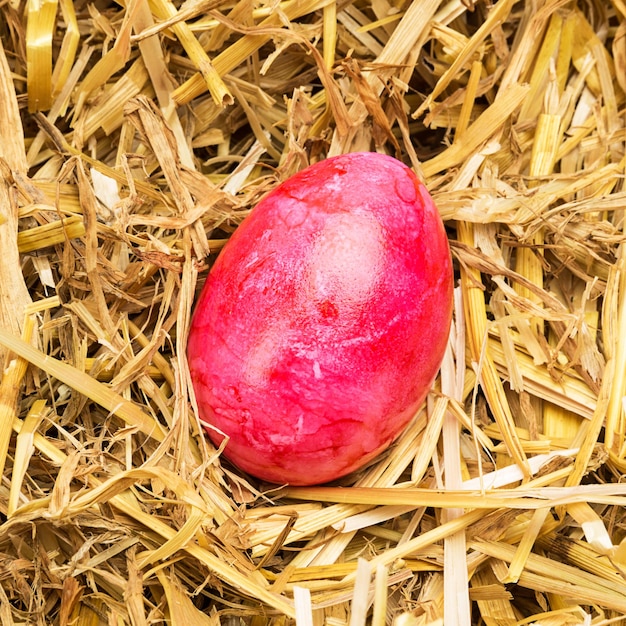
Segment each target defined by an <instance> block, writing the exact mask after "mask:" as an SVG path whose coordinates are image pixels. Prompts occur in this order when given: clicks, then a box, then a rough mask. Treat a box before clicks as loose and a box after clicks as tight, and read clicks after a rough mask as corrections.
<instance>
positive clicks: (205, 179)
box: [0, 0, 626, 626]
mask: <svg viewBox="0 0 626 626" xmlns="http://www.w3.org/2000/svg"><path fill="white" fill-rule="evenodd" d="M0 12H1V14H2V21H1V23H0V29H1V31H0V38H1V39H0V40H1V41H2V48H3V50H2V52H1V53H0V155H1V156H2V158H1V160H0V222H2V225H1V226H0V251H1V253H0V254H1V257H0V345H1V346H2V348H1V350H2V353H1V357H2V359H3V362H4V372H3V375H2V380H1V383H0V464H1V465H2V467H3V472H2V476H3V478H2V483H1V484H0V622H1V623H2V624H3V625H11V624H55V625H56V624H58V625H59V626H63V625H66V624H74V625H78V626H81V625H92V626H95V625H99V624H103V625H105V624H106V625H112V624H116V625H121V624H129V625H133V626H140V625H148V624H161V623H167V624H172V625H174V626H176V625H184V626H190V625H191V624H193V625H196V624H198V625H200V624H207V625H211V626H216V625H218V624H241V623H245V624H251V625H254V626H265V625H266V624H267V625H270V624H271V625H272V626H273V625H276V626H283V625H286V624H289V623H291V621H292V620H295V621H296V622H297V624H298V626H313V625H315V626H321V625H323V624H327V625H329V626H341V625H343V624H348V623H349V624H350V626H360V625H362V624H365V623H371V624H374V625H375V626H382V625H383V624H385V623H392V622H393V623H396V624H398V625H401V626H404V625H410V626H413V625H422V624H424V625H425V624H442V623H445V624H446V626H449V625H455V624H487V625H491V624H493V625H501V624H505V625H506V624H530V623H537V624H546V625H547V624H550V625H561V624H596V625H600V624H610V623H611V624H615V623H626V617H625V616H626V582H625V575H626V547H625V546H626V544H623V539H624V536H625V534H626V531H625V528H624V524H625V521H624V508H623V507H624V504H626V486H624V485H623V484H622V475H623V473H624V472H625V471H626V445H625V444H626V441H625V438H626V421H625V414H624V403H623V400H624V397H625V396H626V389H625V387H626V341H625V340H624V338H625V337H626V291H625V289H626V273H625V269H626V267H625V263H626V256H625V254H624V232H623V231H624V217H623V216H624V212H623V208H624V203H625V192H624V184H623V177H624V169H625V168H624V166H625V160H624V157H625V154H624V144H625V138H626V136H625V128H624V95H625V90H626V78H625V77H626V72H625V59H626V38H625V34H626V4H625V3H624V2H623V0H611V1H610V2H608V1H607V2H603V1H602V0H580V1H578V2H574V1H566V0H547V1H546V2H540V1H538V0H536V1H535V0H529V1H527V2H515V1H513V0H497V1H496V0H493V1H486V0H485V1H483V0H479V1H476V2H473V0H465V1H461V0H448V1H443V2H442V1H441V0H419V1H418V0H414V1H413V2H403V1H402V0H371V1H369V0H354V1H352V0H346V1H343V0H342V1H341V2H333V1H332V0H272V2H264V1H259V2H250V1H248V0H236V1H234V0H233V1H231V0H198V1H193V0H189V1H188V2H185V3H182V4H178V3H176V4H173V3H171V2H170V1H169V0H149V1H147V2H146V1H144V0H136V1H135V2H129V3H127V5H126V6H124V3H120V4H116V3H112V2H111V3H108V2H104V1H102V2H97V3H90V2H82V1H81V0H78V1H76V2H72V1H70V0H29V1H28V2H16V1H15V0H9V1H8V2H5V3H3V4H2V6H1V7H0ZM355 150H378V151H384V152H388V153H390V154H392V155H395V156H397V157H398V158H400V159H402V160H403V161H404V162H405V163H407V164H408V165H410V166H412V167H413V168H414V169H415V170H416V171H417V172H418V173H419V175H420V176H422V177H423V179H424V180H425V182H426V184H427V185H428V187H429V189H430V190H431V192H432V194H433V196H434V198H435V200H436V202H437V204H438V206H439V209H440V211H441V213H442V216H443V218H444V220H445V222H446V226H447V228H448V232H449V236H450V243H451V248H452V253H453V257H454V260H455V266H456V272H457V286H458V287H457V290H456V309H455V319H454V325H453V332H452V335H451V340H450V349H449V351H448V354H447V356H446V359H445V360H444V364H443V366H442V370H441V375H440V377H439V378H438V380H437V383H436V385H435V388H434V389H433V392H432V394H431V395H430V397H429V399H428V402H427V403H426V405H425V406H424V407H423V409H422V410H421V411H420V412H419V414H418V415H416V417H415V419H414V421H413V422H412V424H411V425H410V427H409V428H408V429H407V430H406V432H404V433H403V435H402V436H401V437H400V438H399V440H398V441H397V442H396V443H395V445H394V446H393V447H392V448H391V449H390V450H388V452H387V453H385V454H383V455H382V456H381V457H380V458H378V459H377V460H376V461H375V462H374V463H372V464H371V465H370V466H369V467H367V468H364V469H363V470H362V471H361V472H359V473H358V474H357V475H353V476H350V477H348V478H347V479H345V480H342V481H341V483H340V484H339V485H334V486H325V487H318V488H278V487H276V486H270V485H264V484H259V483H258V482H257V481H255V480H254V479H252V478H250V477H246V476H243V475H242V474H241V473H239V472H238V471H237V470H236V469H235V468H233V467H231V466H229V465H228V464H227V463H226V462H225V461H223V460H222V459H221V458H220V455H219V451H216V450H214V449H213V448H211V446H210V444H209V443H208V442H207V441H206V440H205V438H204V437H203V436H202V431H201V428H200V426H199V423H198V419H197V415H196V412H195V410H194V400H193V393H192V388H191V383H190V380H189V378H188V374H187V368H186V363H185V341H186V333H187V328H188V323H189V318H190V312H191V310H192V305H193V301H194V294H195V293H196V292H197V289H198V288H199V287H200V286H201V284H202V283H203V280H204V278H205V276H206V273H207V270H208V267H209V266H210V263H211V261H212V260H213V259H214V258H215V255H216V254H217V253H218V252H219V250H220V249H221V247H222V246H223V245H224V243H225V242H226V241H227V239H228V236H229V235H230V234H231V233H232V232H233V231H234V229H235V228H236V227H237V225H238V224H239V223H240V222H241V220H242V219H243V218H244V217H245V215H246V214H247V213H248V211H249V210H250V209H251V208H252V207H253V206H254V204H255V203H256V202H257V201H258V200H259V199H260V198H261V197H262V196H263V195H264V194H265V193H267V191H268V190H270V189H271V188H273V187H274V186H275V185H276V184H278V183H279V182H280V181H281V180H284V179H285V178H286V177H287V176H289V175H290V174H292V173H294V172H296V171H298V170H299V169H301V168H302V167H304V166H305V165H307V164H308V163H310V162H314V161H317V160H319V159H322V158H325V157H326V156H328V155H332V154H338V153H343V152H349V151H355ZM20 270H21V271H20Z"/></svg>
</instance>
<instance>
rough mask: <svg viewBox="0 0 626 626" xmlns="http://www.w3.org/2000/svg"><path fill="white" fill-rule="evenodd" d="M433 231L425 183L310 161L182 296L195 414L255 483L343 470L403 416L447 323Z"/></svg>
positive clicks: (403, 174)
mask: <svg viewBox="0 0 626 626" xmlns="http://www.w3.org/2000/svg"><path fill="white" fill-rule="evenodd" d="M452 287H453V270H452V263H451V258H450V250H449V246H448V240H447V237H446V233H445V230H444V226H443V223H442V220H441V218H440V215H439V213H438V211H437V208H436V207H435V205H434V203H433V201H432V199H431V197H430V195H429V194H428V191H427V190H426V188H425V187H424V185H423V184H422V183H421V182H420V181H419V180H418V178H417V177H416V176H415V174H414V173H413V171H412V170H411V169H409V168H408V167H407V166H405V165H404V164H403V163H401V162H400V161H398V160H396V159H394V158H392V157H390V156H386V155H381V154H378V153H371V152H356V153H350V154H344V155H341V156H336V157H330V158H327V159H325V160H323V161H321V162H318V163H316V164H314V165H311V166H309V167H307V168H305V169H303V170H302V171H300V172H299V173H297V174H295V175H294V176H292V177H290V178H289V179H287V180H285V181H284V182H283V183H281V184H280V185H278V186H277V187H276V188H275V189H274V190H273V191H271V192H270V193H269V194H268V195H267V196H265V197H264V198H263V200H261V202H259V204H258V205H257V206H256V207H255V208H254V209H253V210H252V211H251V213H250V214H249V215H248V217H246V219H245V220H244V221H243V222H242V224H241V225H240V226H239V227H238V228H237V230H236V231H235V233H234V234H233V235H232V237H231V238H230V240H229V241H228V243H227V244H226V246H225V247H224V249H223V250H222V252H221V254H220V255H219V256H218V258H217V260H216V261H215V263H214V265H213V267H212V268H211V270H210V272H209V275H208V277H207V280H206V283H205V285H204V287H203V289H202V292H201V294H200V296H199V299H198V301H197V303H196V306H195V310H194V313H193V316H192V321H191V326H190V329H189V337H188V348H187V356H188V363H189V369H190V374H191V379H192V382H193V388H194V391H195V397H196V400H197V407H198V411H199V417H200V419H201V421H202V422H204V424H205V425H206V432H207V433H208V435H209V437H210V439H211V440H212V441H213V442H214V443H215V444H216V445H219V444H221V443H222V442H223V440H224V437H226V438H227V441H226V444H225V448H224V451H223V454H224V456H225V457H226V458H227V459H229V460H230V461H231V462H232V463H233V464H234V465H235V466H238V467H239V468H240V469H241V470H243V471H244V472H247V473H249V474H251V475H253V476H255V477H257V478H260V479H263V480H265V481H269V482H272V483H279V484H291V485H311V484H319V483H325V482H328V481H332V480H335V479H337V478H340V477H342V476H345V475H346V474H348V473H350V472H353V471H355V470H357V469H359V468H361V467H362V466H364V465H365V464H367V463H368V462H369V461H371V460H372V459H374V458H375V457H376V456H377V455H379V454H380V453H381V452H382V451H384V450H385V449H386V448H387V447H388V446H389V445H390V444H391V443H392V442H393V441H394V439H396V438H397V437H398V435H399V434H400V433H401V432H402V431H403V429H404V428H405V427H406V426H407V424H408V423H409V421H410V420H411V419H412V417H414V415H415V413H416V412H417V411H418V409H419V408H420V406H421V405H422V403H423V402H424V400H425V397H426V395H427V394H428V392H429V390H430V388H431V386H432V384H433V381H434V379H435V376H436V374H437V372H438V370H439V367H440V364H441V360H442V358H443V354H444V350H445V347H446V344H447V340H448V335H449V329H450V323H451V316H452Z"/></svg>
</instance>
